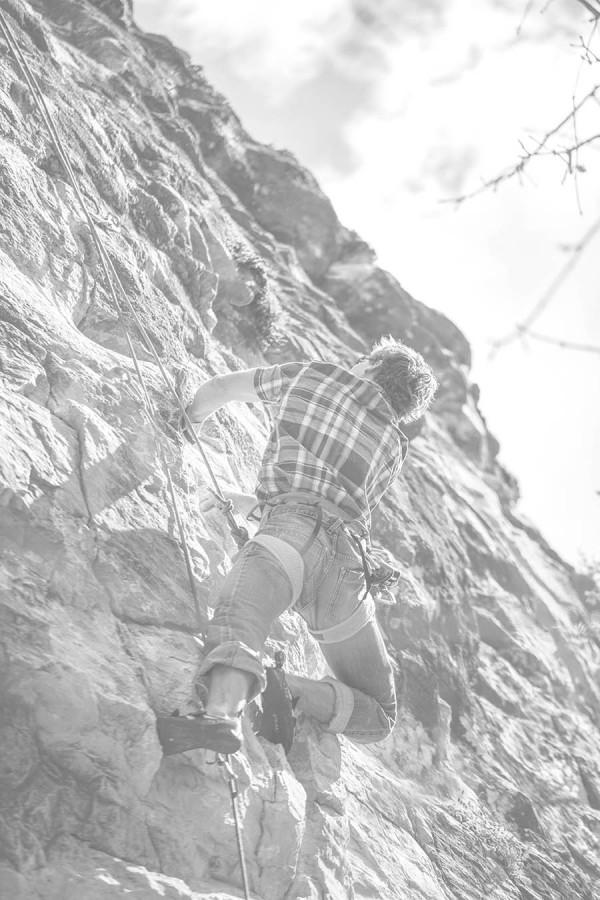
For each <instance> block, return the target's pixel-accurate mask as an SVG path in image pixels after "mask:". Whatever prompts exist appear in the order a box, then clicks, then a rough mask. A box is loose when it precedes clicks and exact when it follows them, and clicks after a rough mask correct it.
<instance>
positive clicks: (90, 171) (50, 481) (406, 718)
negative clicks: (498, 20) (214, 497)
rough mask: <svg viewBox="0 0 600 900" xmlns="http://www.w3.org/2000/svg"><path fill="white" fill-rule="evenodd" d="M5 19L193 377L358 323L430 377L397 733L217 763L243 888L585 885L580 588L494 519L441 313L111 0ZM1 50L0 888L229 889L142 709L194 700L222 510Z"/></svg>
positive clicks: (146, 312) (112, 235) (104, 227)
mask: <svg viewBox="0 0 600 900" xmlns="http://www.w3.org/2000/svg"><path fill="white" fill-rule="evenodd" d="M0 8H1V10H2V11H3V13H4V15H5V16H6V19H7V21H8V22H9V23H10V26H11V28H12V29H13V31H14V34H15V36H16V39H17V41H18V42H19V45H20V46H21V47H22V49H23V52H24V53H25V55H26V58H27V60H28V61H29V64H30V65H31V67H32V69H33V71H34V72H35V74H36V76H37V78H38V79H39V82H40V84H41V88H42V91H43V93H44V95H45V97H46V100H47V103H48V106H49V109H50V110H51V113H52V115H53V118H54V120H55V122H56V125H57V128H58V129H59V131H60V133H61V135H62V136H63V139H64V140H65V141H66V143H67V145H68V148H69V153H70V156H71V161H72V165H73V166H74V168H75V170H76V173H77V176H78V178H79V180H80V184H81V189H82V192H83V194H84V196H85V199H86V202H87V204H88V205H89V208H90V210H91V212H92V214H93V216H94V219H95V222H96V223H97V226H98V228H99V229H100V232H101V234H102V238H103V241H104V243H105V245H106V247H107V250H108V253H109V255H110V258H111V260H112V262H113V264H114V267H115V269H116V271H117V272H118V275H119V277H120V279H121V280H122V282H123V284H124V286H125V288H126V290H127V292H128V296H129V297H130V299H131V301H132V303H133V305H134V308H135V310H136V311H137V313H138V315H139V316H140V318H141V319H142V321H143V323H144V325H145V327H146V329H147V330H148V332H149V333H150V335H151V336H152V339H153V341H154V343H155V346H156V348H157V349H158V351H159V353H160V354H161V356H162V358H163V359H164V361H165V365H166V366H167V368H168V371H169V372H170V373H171V375H172V376H173V377H174V378H175V379H176V380H177V382H178V384H180V386H181V389H182V391H183V392H184V394H185V392H186V391H190V390H191V389H192V386H194V385H196V384H199V383H201V382H202V381H204V380H205V379H206V378H207V377H208V376H210V375H212V374H215V373H223V372H227V371H229V370H231V369H236V368H240V367H245V366H249V365H256V364H262V363H265V362H266V361H271V362H272V361H278V360H286V359H298V358H299V359H309V358H315V357H323V358H329V359H337V360H340V361H342V362H347V361H349V360H350V359H352V358H353V354H354V352H355V351H356V350H361V349H362V348H363V347H364V346H365V344H366V342H368V341H369V340H370V339H371V338H373V337H376V336H378V335H379V334H380V333H382V332H391V333H392V334H394V335H397V336H399V337H402V338H404V339H406V340H407V341H408V342H409V343H411V344H412V345H413V346H415V347H416V348H417V349H419V350H420V351H422V352H423V353H424V354H425V355H426V356H427V358H428V359H429V360H430V361H431V362H432V363H433V365H434V366H435V369H436V371H437V373H438V375H439V377H440V380H441V390H440V394H439V398H438V401H437V404H436V406H435V408H434V410H433V412H432V414H431V415H429V416H428V417H427V419H426V421H425V422H424V423H423V424H422V427H421V429H420V430H418V429H415V434H414V439H413V441H412V445H411V450H410V454H409V459H408V461H407V464H406V467H405V469H404V472H403V474H402V477H401V478H400V479H399V481H398V483H397V485H396V487H395V489H394V490H393V492H392V493H391V495H390V496H389V497H388V498H387V499H386V501H385V502H384V503H383V504H382V505H381V507H380V509H379V511H378V512H377V514H376V519H375V530H376V536H377V538H378V540H379V541H380V542H382V543H383V544H384V545H385V546H386V547H387V548H388V550H389V551H390V552H391V553H392V554H393V555H394V557H395V558H396V559H397V560H398V562H399V563H400V564H401V568H402V571H403V576H402V580H401V585H400V587H399V589H398V592H397V596H396V600H395V603H394V604H393V605H390V606H386V607H381V609H380V619H381V623H382V625H383V627H384V629H385V633H386V635H387V641H388V644H389V648H390V651H391V652H392V654H393V656H394V659H395V660H396V663H397V670H398V686H399V691H400V695H401V698H402V711H401V716H400V721H399V724H398V726H397V728H396V730H395V733H394V734H393V735H392V737H391V738H390V739H388V740H387V741H386V742H385V743H383V744H381V745H378V746H376V747H373V748H370V749H369V748H365V747H357V746H355V745H352V744H350V743H349V742H347V741H345V740H344V739H341V740H338V739H337V738H335V737H333V736H331V735H327V734H324V733H322V732H320V731H318V730H317V729H316V728H315V727H314V726H313V725H311V723H310V722H308V721H303V722H300V725H299V731H298V736H297V739H296V742H295V745H294V748H293V750H292V752H291V754H290V756H289V758H287V759H286V758H285V756H284V755H283V752H282V751H281V749H280V748H278V747H274V746H272V745H270V744H267V743H265V742H263V741H262V740H261V739H259V738H257V737H256V736H254V735H253V734H252V732H251V730H250V728H249V727H247V728H246V744H245V748H244V752H243V753H240V754H238V756H237V757H236V760H235V763H234V765H235V768H236V771H237V772H238V774H239V779H240V791H241V807H242V814H243V821H244V840H245V845H246V853H247V858H248V867H249V873H250V879H251V882H252V890H253V896H255V897H256V898H262V900H282V898H286V900H300V898H302V900H316V898H332V900H345V898H356V900H359V898H361V900H363V898H364V900H366V898H386V900H387V898H398V900H400V898H401V900H471V898H473V900H475V898H477V900H479V898H486V900H517V898H521V900H594V898H595V900H597V898H598V897H600V691H599V683H598V672H599V665H600V647H599V642H598V636H597V631H595V630H594V628H593V627H592V624H591V623H592V617H593V615H594V612H595V611H596V612H597V610H598V603H599V600H598V596H597V594H595V593H594V590H593V584H592V583H591V582H588V581H586V579H584V578H582V577H580V576H577V575H576V573H574V572H573V571H572V570H571V569H570V568H569V566H567V565H566V564H565V563H564V562H563V561H562V560H561V559H560V558H559V556H558V555H557V554H556V553H555V552H553V550H552V549H551V548H550V547H549V546H548V545H547V544H546V543H545V542H544V540H543V539H542V538H541V536H540V535H539V533H538V532H537V531H536V529H535V528H534V527H532V526H531V524H529V523H526V522H524V521H522V520H521V519H520V518H519V516H518V514H517V513H516V512H515V508H514V505H515V501H516V499H517V487H516V484H515V481H514V479H513V478H511V476H510V475H509V474H508V473H507V472H506V471H504V470H503V468H502V467H501V465H500V464H499V463H498V461H497V451H498V444H497V442H496V440H495V439H494V438H493V437H492V436H491V435H490V434H489V432H488V430H487V428H486V424H485V421H484V419H483V418H482V416H481V413H480V411H479V406H478V392H477V389H476V386H474V385H473V384H471V383H470V381H469V347H468V344H467V342H466V340H465V339H464V337H463V336H462V334H461V333H460V332H459V331H458V330H457V328H456V327H455V326H454V325H452V323H451V322H449V321H448V320H447V319H446V318H445V317H444V316H442V315H440V314H439V313H437V312H435V311H433V310H431V309H428V308H426V307H425V306H423V305H422V304H420V303H419V302H418V301H416V300H414V299H413V298H412V297H410V296H409V295H408V294H407V293H406V292H405V291H404V290H403V289H402V288H401V287H400V285H399V284H398V283H397V281H395V279H394V278H392V277H391V276H390V275H389V274H387V273H386V272H383V271H382V270H381V269H379V268H378V267H377V264H376V262H375V259H374V254H373V253H372V251H371V250H370V249H369V247H368V246H367V245H366V244H365V243H364V242H363V241H361V240H360V238H359V237H358V236H357V235H356V234H354V233H352V232H350V231H348V230H347V229H345V228H344V227H343V226H342V225H341V224H340V222H339V221H338V219H337V217H336V214H335V211H334V209H333V208H332V205H331V203H330V202H329V200H328V199H327V197H325V196H324V195H323V193H322V191H321V190H320V188H319V185H318V184H317V183H316V181H315V179H314V178H313V176H312V175H311V174H310V173H309V172H307V171H306V170H304V169H303V168H302V167H301V166H300V165H299V164H298V163H297V161H296V160H295V159H294V157H293V156H292V155H291V154H290V153H288V152H286V151H282V150H277V149H274V148H273V147H268V146H263V145H261V144H258V143H257V142H256V141H254V140H252V138H251V137H250V136H249V135H248V134H246V132H245V131H244V129H243V127H242V125H241V124H240V121H239V119H238V118H237V117H236V115H235V113H234V112H233V111H232V110H231V108H230V107H229V105H228V104H227V101H226V100H225V99H224V98H223V97H222V96H220V95H219V94H218V93H217V92H216V91H215V90H214V89H213V88H212V87H211V85H210V84H209V83H208V82H207V80H206V78H205V77H204V75H203V73H202V70H201V68H200V67H198V66H194V65H191V63H190V60H189V59H188V58H187V57H186V55H185V54H184V53H182V52H180V51H179V50H177V49H176V48H175V47H173V46H172V45H171V44H170V43H169V42H168V41H167V40H166V39H164V38H162V37H159V36H156V35H150V34H143V33H141V32H140V31H139V30H138V29H137V28H136V26H135V24H134V22H133V19H132V10H131V8H130V6H129V5H128V4H127V3H126V2H123V0H96V2H91V0H34V2H31V3H29V4H26V3H24V2H21V0H1V2H0ZM0 51H1V53H2V56H1V64H0V196H1V203H2V212H1V217H0V329H1V334H2V339H1V343H0V354H1V355H0V372H1V375H2V379H1V388H0V402H1V406H2V414H1V417H0V429H1V444H0V446H1V449H2V453H1V456H0V472H1V485H0V530H1V531H0V534H1V537H0V540H1V547H2V558H3V561H2V569H1V578H2V597H1V605H0V615H1V630H0V648H1V650H0V672H1V681H0V684H1V697H0V702H1V706H0V716H1V732H0V742H1V761H0V793H1V805H0V858H1V860H2V862H1V863H0V896H1V897H2V898H3V900H30V898H31V900H33V898H44V900H117V898H125V897H128V896H135V897H136V898H140V900H149V898H155V897H164V898H169V900H171V898H181V897H184V898H185V897H187V898H209V897H213V898H217V897H221V898H226V897H239V896H240V887H239V885H240V872H239V865H238V857H237V852H236V845H235V836H234V830H233V827H232V822H231V814H230V806H229V795H228V791H227V786H226V784H225V783H224V782H223V780H222V779H221V777H220V773H219V772H218V771H217V768H216V767H215V766H211V765H209V764H208V763H209V759H208V758H207V756H206V755H205V754H203V753H202V752H200V751H197V752H193V753H187V754H184V755H181V756H178V757H177V756H175V757H171V758H168V759H163V758H162V755H161V751H160V747H159V744H158V741H157V738H156V733H155V715H156V713H157V712H159V711H161V712H169V711H171V710H172V709H173V708H175V707H179V708H181V709H184V708H186V706H187V705H188V704H189V703H190V702H191V698H192V695H193V683H194V677H195V673H196V669H197V666H198V662H199V660H200V658H201V655H202V644H201V641H200V642H199V641H198V640H197V639H196V635H197V634H199V633H201V632H202V629H203V627H204V625H205V623H206V621H207V617H208V615H209V614H210V602H211V601H210V598H211V591H212V590H213V589H214V587H215V586H216V585H217V584H218V582H219V579H221V578H222V577H223V573H224V571H226V569H227V567H228V566H229V564H230V558H231V556H232V554H233V552H234V549H235V548H234V546H233V543H232V541H231V538H230V536H229V534H228V532H227V529H226V527H225V524H224V521H223V519H222V517H221V515H220V513H218V512H216V511H212V512H210V513H207V514H204V513H203V509H204V508H205V506H206V504H205V503H204V501H205V500H206V498H207V495H208V491H207V485H208V479H207V472H206V469H205V467H204V464H203V462H202V460H201V458H200V455H199V454H198V451H197V450H196V449H195V448H193V447H192V446H190V445H188V444H187V443H186V444H184V443H182V441H181V440H180V439H179V438H178V437H177V435H176V434H175V433H174V432H173V431H172V430H171V429H170V427H169V422H170V421H171V420H172V418H173V415H174V412H175V407H174V403H173V402H172V401H171V400H170V398H169V397H168V395H167V393H166V391H165V387H164V384H163V382H162V380H161V377H160V374H159V372H158V371H157V367H156V365H155V364H154V363H153V362H152V360H151V358H150V357H149V356H148V353H147V352H146V351H145V350H144V347H143V345H142V343H141V342H140V340H139V336H138V334H137V331H136V329H135V325H134V323H132V321H131V317H130V315H129V314H127V313H121V314H120V313H119V311H118V310H117V309H116V308H115V306H114V304H113V302H112V300H111V298H110V294H109V291H108V286H107V284H106V281H105V278H104V276H103V274H102V270H101V268H100V266H99V261H98V258H97V253H96V250H95V247H94V244H93V242H92V240H91V238H90V232H89V229H88V227H87V225H86V223H85V221H84V219H83V217H82V215H81V213H80V211H79V210H78V207H77V205H76V203H75V198H74V196H73V191H72V189H71V187H70V186H69V184H68V182H67V179H66V176H65V172H64V171H63V168H62V165H61V163H60V161H59V159H58V158H57V155H56V152H55V150H54V147H53V145H52V143H51V141H50V138H49V136H48V134H47V133H46V131H45V129H44V128H43V127H42V123H41V119H40V117H39V115H38V112H37V110H36V108H35V106H34V105H33V102H32V97H31V94H30V91H29V89H28V87H27V85H26V84H25V81H24V78H23V75H22V73H21V72H20V71H19V69H18V67H17V66H16V64H15V62H14V61H13V59H12V57H11V56H10V55H9V53H8V52H7V48H6V46H5V44H4V42H2V43H0ZM128 332H129V333H130V334H131V337H132V340H133V345H134V347H135V349H136V351H137V354H138V356H139V358H140V361H141V362H140V365H141V368H142V370H143V374H144V377H145V379H146V381H147V384H148V389H149V392H150V394H151V395H152V398H153V400H154V403H155V404H156V408H157V410H158V413H157V415H156V416H155V417H154V418H152V417H150V416H149V415H148V414H147V412H146V411H145V409H144V404H143V396H142V393H141V391H140V388H139V384H138V381H137V379H136V376H135V370H134V365H133V361H132V356H131V352H130V348H129V345H128V343H127V333H128ZM217 418H218V422H216V423H215V431H216V432H217V433H218V434H219V436H220V440H221V442H222V451H221V452H219V451H218V450H216V449H214V450H213V449H212V448H211V447H209V448H208V450H207V452H208V453H209V457H210V461H211V463H212V464H213V466H214V467H215V469H216V472H217V475H218V476H219V478H221V479H222V482H223V484H224V486H228V487H230V488H238V489H242V490H251V489H252V487H253V476H254V473H255V471H256V467H257V464H258V461H259V458H260V452H261V448H262V446H263V443H264V440H265V435H266V422H265V419H264V416H263V414H262V412H261V410H260V409H258V408H251V407H250V406H245V405H239V407H236V408H235V409H233V408H232V409H230V410H227V411H225V412H223V413H220V414H219V415H218V417H217ZM524 439H526V438H524ZM164 459H166V460H167V462H168V464H169V466H170V471H171V473H172V476H173V481H174V486H175V494H176V498H177V503H178V506H179V509H180V510H181V513H182V516H183V521H184V527H185V531H186V534H187V538H188V541H189V547H190V551H191V557H192V567H193V574H194V580H195V585H196V591H197V594H198V598H199V604H198V607H199V608H196V607H195V605H194V602H193V600H192V596H191V592H190V587H189V583H188V578H187V574H186V566H185V561H184V557H183V554H182V547H181V544H180V539H179V534H178V531H177V527H176V523H175V521H174V517H173V508H172V505H171V503H170V501H169V496H168V490H167V483H166V476H165V470H164ZM550 489H551V487H550V486H549V490H550ZM283 644H287V647H288V665H289V666H290V668H292V669H293V670H294V671H297V672H299V673H303V674H312V675H317V676H318V675H320V674H322V673H323V669H322V663H321V662H320V657H319V652H318V649H317V648H316V645H315V644H314V643H313V642H312V640H311V639H310V637H309V636H308V635H307V633H306V630H305V629H304V627H303V625H302V623H301V621H300V620H298V619H297V618H296V617H295V616H294V615H293V614H289V615H287V616H286V617H284V618H283V619H282V621H281V622H280V623H278V624H277V626H276V628H275V629H274V632H273V635H272V640H271V642H270V645H269V647H270V652H272V651H273V650H274V649H275V648H277V647H279V646H282V645H283Z"/></svg>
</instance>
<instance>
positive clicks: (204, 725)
mask: <svg viewBox="0 0 600 900" xmlns="http://www.w3.org/2000/svg"><path fill="white" fill-rule="evenodd" d="M156 730H157V732H158V739H159V741H160V743H161V746H162V748H163V752H164V755H165V756H172V755H173V754H174V753H185V751H186V750H198V749H203V750H214V751H215V752H216V753H235V752H236V751H237V750H239V749H240V747H241V746H242V741H241V739H240V738H239V737H237V735H235V734H233V733H232V731H231V730H230V729H229V728H227V727H226V726H223V725H221V724H220V723H218V722H207V721H206V719H204V718H202V717H201V716H198V717H197V718H193V719H186V718H185V716H159V717H158V719H157V721H156Z"/></svg>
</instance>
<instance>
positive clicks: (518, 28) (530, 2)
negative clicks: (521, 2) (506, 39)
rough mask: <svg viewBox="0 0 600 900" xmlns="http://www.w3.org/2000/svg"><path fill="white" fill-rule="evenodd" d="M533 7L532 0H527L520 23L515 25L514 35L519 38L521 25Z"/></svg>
mask: <svg viewBox="0 0 600 900" xmlns="http://www.w3.org/2000/svg"><path fill="white" fill-rule="evenodd" d="M532 6H533V0H527V3H526V5H525V9H524V10H523V15H522V16H521V21H520V22H519V24H518V25H517V31H516V35H517V37H520V35H521V31H522V30H523V25H524V24H525V20H526V19H527V17H528V15H529V13H530V12H531V7H532Z"/></svg>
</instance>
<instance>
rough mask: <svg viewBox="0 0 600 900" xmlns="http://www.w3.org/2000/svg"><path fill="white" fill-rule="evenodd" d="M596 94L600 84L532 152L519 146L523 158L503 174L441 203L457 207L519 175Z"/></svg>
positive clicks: (599, 92)
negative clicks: (453, 204) (452, 204)
mask: <svg viewBox="0 0 600 900" xmlns="http://www.w3.org/2000/svg"><path fill="white" fill-rule="evenodd" d="M598 94H600V84H596V85H594V87H593V88H592V89H591V90H590V91H588V93H587V94H586V95H585V96H584V97H582V99H581V100H580V101H579V103H573V106H572V109H571V110H570V112H568V113H567V115H566V116H564V118H562V119H561V120H560V122H558V124H557V125H555V126H554V128H551V129H550V131H548V132H547V133H546V134H545V135H544V137H543V138H542V139H541V141H538V143H537V144H536V145H535V147H534V148H533V149H532V150H528V149H527V148H526V147H525V145H524V144H522V145H521V146H522V148H523V156H521V158H520V160H519V162H518V163H517V164H516V165H515V166H512V168H510V169H507V170H505V171H504V172H500V174H499V175H496V176H495V177H494V178H490V179H489V180H488V181H484V182H483V184H481V185H480V186H479V187H478V188H476V189H475V190H474V191H471V192H470V193H468V194H463V195H462V196H460V197H451V198H448V199H447V200H442V201H441V202H442V203H455V204H457V205H458V204H460V203H464V201H465V200H470V199H471V198H472V197H476V196H477V195H478V194H482V193H483V192H484V191H487V190H490V189H492V190H495V189H496V188H497V187H498V186H499V185H500V184H502V183H503V182H504V181H509V180H510V179H511V178H514V177H515V175H521V174H522V173H523V171H524V169H525V167H526V166H527V165H528V164H529V163H530V162H531V160H532V159H534V157H536V156H541V155H545V154H547V153H548V151H545V154H542V153H541V151H542V150H544V148H545V147H546V145H547V144H548V142H549V141H550V139H551V138H552V137H554V136H555V135H556V134H558V132H559V131H560V130H561V129H562V128H564V127H565V125H567V124H568V123H569V122H570V121H571V120H573V119H574V118H575V117H576V116H577V113H578V112H579V111H580V110H581V108H582V107H583V106H584V104H586V103H587V102H588V101H589V100H597V99H598ZM550 152H552V151H550Z"/></svg>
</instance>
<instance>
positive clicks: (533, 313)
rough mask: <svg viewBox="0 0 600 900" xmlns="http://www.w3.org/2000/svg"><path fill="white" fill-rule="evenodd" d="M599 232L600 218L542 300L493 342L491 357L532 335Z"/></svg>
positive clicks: (578, 244) (591, 227) (574, 247)
mask: <svg viewBox="0 0 600 900" xmlns="http://www.w3.org/2000/svg"><path fill="white" fill-rule="evenodd" d="M599 232H600V218H598V219H596V221H595V222H593V223H592V225H591V226H590V227H589V228H588V230H587V231H586V232H585V234H584V235H583V237H582V238H581V240H580V241H579V242H578V243H577V244H575V245H574V246H573V247H572V248H571V255H570V256H569V259H568V260H567V262H566V263H565V264H564V265H563V266H562V268H561V269H560V270H559V272H558V273H557V275H556V276H555V277H554V278H553V279H552V281H551V282H550V284H549V285H548V287H547V288H546V290H545V291H544V293H543V294H542V296H541V297H540V299H539V300H538V301H537V303H536V304H535V305H534V306H533V308H532V309H531V310H530V311H529V313H528V314H527V315H526V316H525V318H524V319H523V320H522V321H521V322H518V323H517V324H516V325H515V327H514V328H513V330H512V331H510V332H509V333H508V334H506V335H505V336H504V337H502V338H498V339H497V340H495V341H493V342H492V346H491V350H490V356H495V355H496V354H497V353H498V351H499V350H501V349H502V348H503V347H506V346H507V344H511V343H512V342H513V341H515V340H516V339H517V338H519V337H523V336H524V335H526V334H528V333H531V332H530V328H531V326H532V325H533V323H534V322H535V321H536V319H538V318H539V317H540V316H541V314H542V313H543V312H544V310H545V309H546V307H547V306H548V304H549V303H550V301H551V300H552V299H553V298H554V296H555V294H556V292H557V291H558V289H559V287H560V286H561V285H562V284H563V282H564V281H565V280H566V279H567V278H568V277H569V275H570V274H571V272H572V271H573V269H574V268H575V267H576V265H577V263H578V262H579V260H580V259H581V256H582V254H583V251H584V250H585V249H586V248H587V247H588V246H589V245H590V243H591V242H592V241H593V239H594V238H595V237H596V235H597V234H598V233H599Z"/></svg>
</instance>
